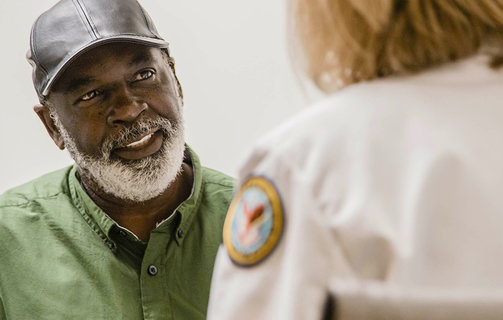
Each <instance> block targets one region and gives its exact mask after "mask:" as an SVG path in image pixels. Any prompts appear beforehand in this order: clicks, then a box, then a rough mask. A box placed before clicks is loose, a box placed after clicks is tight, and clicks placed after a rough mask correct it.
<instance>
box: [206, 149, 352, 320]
mask: <svg viewBox="0 0 503 320" xmlns="http://www.w3.org/2000/svg"><path fill="white" fill-rule="evenodd" d="M252 159H253V157H252ZM273 160H274V161H270V162H269V159H268V158H267V157H260V161H258V162H257V164H253V165H250V163H248V166H247V170H246V171H247V172H245V173H244V174H243V175H242V177H248V180H247V179H246V178H242V179H241V183H240V185H241V191H243V190H242V189H243V188H246V184H247V181H250V179H256V178H258V179H267V180H268V181H269V184H270V185H271V186H273V188H274V189H275V190H276V192H277V194H278V197H279V200H278V201H279V202H280V203H281V211H282V212H281V214H282V215H283V217H284V220H283V224H282V229H283V230H282V234H281V236H280V237H279V239H278V241H277V242H274V247H273V248H272V249H271V251H270V252H268V254H267V255H266V256H264V257H262V258H261V259H258V260H257V261H255V260H254V261H252V262H251V263H250V264H247V263H246V262H245V263H244V264H243V263H241V262H240V261H236V259H235V258H233V257H232V255H231V254H230V252H229V248H227V247H226V246H222V247H221V248H220V249H219V252H218V255H217V261H216V265H215V269H214V274H213V283H212V288H211V291H210V304H209V309H208V319H210V320H211V319H214V320H216V319H219V320H226V319H243V320H246V319H250V320H251V319H253V320H256V319H319V318H321V315H322V313H323V311H324V306H325V303H326V300H327V297H328V295H329V288H328V283H327V279H329V278H330V274H331V273H332V272H334V271H336V272H337V273H338V274H339V275H343V274H345V273H348V272H350V271H349V270H350V267H349V266H348V264H347V262H346V259H345V257H344V251H343V249H342V248H341V247H340V246H339V244H338V243H337V241H334V240H335V239H334V236H333V234H332V233H331V232H330V228H329V225H328V223H327V221H326V220H325V217H323V215H321V214H320V212H321V210H320V208H318V207H317V200H316V199H315V198H314V197H315V196H314V194H313V193H311V192H309V191H307V192H306V190H312V189H311V188H310V186H311V185H312V184H313V182H312V181H310V178H309V177H306V175H302V174H292V170H294V169H295V167H292V166H291V165H290V164H291V163H292V162H291V161H290V162H288V161H281V159H277V158H276V159H273ZM289 163H290V164H289ZM250 177H251V178H250ZM265 189H266V192H265V193H266V194H268V192H267V187H266V188H265ZM241 191H238V192H237V193H236V196H235V199H234V202H236V201H239V199H237V198H238V197H240V192H241ZM253 195H254V194H252V195H251V196H250V197H251V198H253V197H252V196H253ZM257 198H259V197H258V196H257ZM236 199H237V200H236ZM269 201H270V202H271V203H273V204H274V203H275V202H276V201H277V200H276V199H274V198H273V197H269ZM255 207H256V206H255ZM273 207H274V205H273ZM249 208H250V211H253V210H251V208H253V205H249ZM232 210H233V209H232V205H231V209H230V210H229V213H228V214H227V219H229V217H230V216H231V215H232V213H233V212H232ZM236 210H239V209H236ZM273 214H278V213H277V212H274V213H273ZM225 232H226V231H225V228H224V234H225ZM224 238H225V235H224ZM259 250H261V248H260V249H259Z"/></svg>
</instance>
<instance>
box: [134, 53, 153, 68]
mask: <svg viewBox="0 0 503 320" xmlns="http://www.w3.org/2000/svg"><path fill="white" fill-rule="evenodd" d="M150 61H152V57H151V55H149V54H145V53H139V54H137V55H136V56H134V57H133V59H131V61H130V62H129V66H130V67H134V66H136V65H139V64H142V63H145V62H150Z"/></svg>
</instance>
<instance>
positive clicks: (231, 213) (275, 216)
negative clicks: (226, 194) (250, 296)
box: [223, 177, 283, 266]
mask: <svg viewBox="0 0 503 320" xmlns="http://www.w3.org/2000/svg"><path fill="white" fill-rule="evenodd" d="M251 187H256V188H259V189H260V190H262V191H263V192H264V193H265V195H266V196H267V198H268V199H269V202H270V204H271V207H272V208H271V209H272V230H271V232H270V233H269V235H268V236H267V240H266V241H265V242H264V243H263V244H262V246H261V247H259V248H258V249H257V250H256V251H255V252H253V253H250V254H246V255H245V254H243V253H241V252H239V251H238V250H237V249H236V248H235V247H234V245H233V243H232V224H233V222H234V218H235V217H236V210H237V209H238V205H239V204H240V202H241V201H242V199H243V195H244V193H245V192H246V190H248V189H249V188H251ZM282 231H283V208H282V205H281V200H280V197H279V194H278V192H277V190H276V188H275V187H274V186H273V184H272V183H271V182H270V181H269V180H267V179H266V178H263V177H252V178H250V179H249V180H247V181H246V182H245V183H244V184H243V186H242V187H241V189H240V190H239V192H238V193H237V195H236V196H235V197H234V199H233V200H232V202H231V204H230V206H229V210H228V212H227V217H226V218H225V223H224V230H223V241H224V245H225V247H226V248H227V252H228V254H229V256H230V258H231V259H232V261H234V262H235V263H237V264H239V265H243V266H251V265H253V264H256V263H258V262H260V261H262V260H263V259H265V258H266V257H267V256H268V255H269V254H270V253H271V251H272V250H273V249H274V248H275V247H276V244H277V243H278V240H279V238H280V236H281V233H282Z"/></svg>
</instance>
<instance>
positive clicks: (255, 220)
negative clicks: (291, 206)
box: [223, 177, 283, 266]
mask: <svg viewBox="0 0 503 320" xmlns="http://www.w3.org/2000/svg"><path fill="white" fill-rule="evenodd" d="M282 231H283V208H282V206H281V200H280V198H279V194H278V192H277V191H276V188H275V187H274V186H273V185H272V183H271V182H270V181H269V180H267V179H265V178H263V177H252V178H250V179H249V180H248V181H246V182H245V183H244V184H243V186H242V187H241V190H240V191H239V193H238V194H237V195H236V196H235V197H234V200H232V203H231V205H230V207H229V211H228V213H227V217H226V218H225V224H224V233H223V238H224V245H225V247H226V248H227V252H228V253H229V256H230V257H231V259H232V261H234V262H235V263H237V264H239V265H243V266H251V265H253V264H256V263H258V262H260V261H262V260H263V259H264V258H265V257H267V256H268V255H269V253H271V251H272V250H273V249H274V248H275V247H276V244H277V243H278V240H279V238H280V236H281V233H282Z"/></svg>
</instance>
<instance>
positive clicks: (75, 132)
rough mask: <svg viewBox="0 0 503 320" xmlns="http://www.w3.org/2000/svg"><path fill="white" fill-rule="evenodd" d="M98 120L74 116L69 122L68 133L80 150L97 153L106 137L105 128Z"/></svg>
mask: <svg viewBox="0 0 503 320" xmlns="http://www.w3.org/2000/svg"><path fill="white" fill-rule="evenodd" d="M100 123H101V122H100V121H97V120H95V119H90V118H89V117H86V116H82V117H75V118H74V119H73V123H72V124H71V126H72V128H71V132H70V134H71V135H72V137H73V138H74V140H75V143H76V144H77V147H78V148H79V150H80V151H82V152H85V153H87V154H98V153H99V152H100V148H101V145H102V143H103V141H104V139H105V137H106V128H105V126H104V125H102V124H100Z"/></svg>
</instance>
